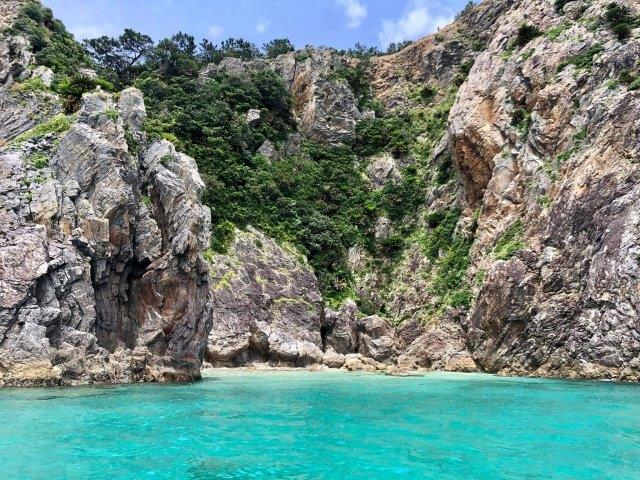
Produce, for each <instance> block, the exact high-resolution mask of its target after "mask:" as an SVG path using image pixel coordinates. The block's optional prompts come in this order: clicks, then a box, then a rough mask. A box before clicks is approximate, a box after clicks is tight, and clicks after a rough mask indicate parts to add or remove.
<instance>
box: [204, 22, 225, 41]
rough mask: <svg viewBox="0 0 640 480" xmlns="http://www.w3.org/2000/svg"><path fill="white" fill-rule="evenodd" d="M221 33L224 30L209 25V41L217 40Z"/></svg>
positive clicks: (217, 26) (218, 26)
mask: <svg viewBox="0 0 640 480" xmlns="http://www.w3.org/2000/svg"><path fill="white" fill-rule="evenodd" d="M223 32H224V28H222V27H221V26H220V25H211V26H210V27H209V29H208V30H207V33H208V34H209V38H211V39H215V38H219V37H220V36H221V35H222V33H223Z"/></svg>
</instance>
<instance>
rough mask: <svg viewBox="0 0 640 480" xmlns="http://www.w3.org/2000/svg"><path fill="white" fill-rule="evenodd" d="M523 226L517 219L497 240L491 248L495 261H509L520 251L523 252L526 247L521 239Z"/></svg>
mask: <svg viewBox="0 0 640 480" xmlns="http://www.w3.org/2000/svg"><path fill="white" fill-rule="evenodd" d="M523 233H524V225H523V223H522V220H520V219H518V220H516V221H515V222H514V223H513V224H511V225H510V226H509V227H508V228H507V229H506V230H505V231H504V232H503V233H502V235H501V236H500V238H498V240H497V241H496V244H495V246H494V247H493V255H494V257H495V258H496V259H497V260H509V259H510V258H511V257H513V256H514V255H515V254H516V253H518V252H519V251H520V250H524V249H525V248H526V245H525V243H524V241H523V239H522V236H523Z"/></svg>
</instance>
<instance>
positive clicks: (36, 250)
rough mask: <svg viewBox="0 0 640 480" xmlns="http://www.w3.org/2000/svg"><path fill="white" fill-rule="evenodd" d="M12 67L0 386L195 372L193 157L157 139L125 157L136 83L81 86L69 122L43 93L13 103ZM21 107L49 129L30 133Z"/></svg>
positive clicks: (198, 333)
mask: <svg viewBox="0 0 640 480" xmlns="http://www.w3.org/2000/svg"><path fill="white" fill-rule="evenodd" d="M34 74H35V75H43V74H46V72H42V71H34ZM16 75H18V77H16ZM21 75H22V72H20V73H18V71H15V72H14V73H13V74H12V75H11V77H10V78H9V79H7V81H6V82H5V84H4V85H3V86H2V87H0V98H2V99H3V101H4V102H5V105H7V109H6V110H3V114H7V113H11V114H13V115H14V117H13V119H12V120H11V119H9V118H7V119H6V120H5V123H4V125H5V127H3V129H2V130H1V131H2V135H3V140H4V142H6V143H7V144H6V146H5V147H4V148H2V150H0V165H1V168H0V172H1V173H0V178H1V180H0V198H1V199H2V201H1V203H0V233H1V235H0V264H1V268H0V385H61V384H81V383H92V382H105V383H111V382H130V381H140V380H147V381H149V380H153V381H165V380H186V379H193V378H198V376H199V368H200V364H201V361H202V356H203V354H204V348H205V346H206V337H207V332H208V330H209V328H210V321H211V318H210V311H209V308H210V307H209V301H208V299H209V295H210V292H209V284H208V268H207V265H206V263H205V262H204V260H203V259H202V257H201V255H200V252H202V251H204V250H205V249H206V247H207V246H208V243H209V222H210V214H209V211H208V209H207V208H205V207H203V206H202V205H201V204H200V194H201V191H202V189H203V187H204V185H203V183H202V181H201V180H200V177H199V175H198V171H197V168H196V165H195V162H194V161H193V159H191V158H189V157H187V156H185V155H183V154H180V153H177V152H176V151H175V149H174V148H173V146H172V145H171V144H170V143H168V142H156V143H152V144H150V145H147V144H146V142H141V143H140V146H142V147H144V148H142V151H141V153H140V156H139V157H137V156H136V155H134V154H132V151H131V150H130V148H129V145H128V144H127V141H126V139H125V132H126V131H129V132H131V135H132V138H136V137H137V138H138V139H139V140H141V141H142V140H144V133H143V132H142V131H141V125H142V122H143V121H144V118H145V110H144V102H143V99H142V95H141V94H140V92H139V91H137V90H135V89H129V90H126V91H124V92H122V94H121V96H120V100H119V102H118V103H117V104H116V103H115V102H114V100H113V98H112V96H111V95H109V94H106V93H103V92H95V93H89V94H85V95H84V97H83V99H82V107H81V109H80V111H79V112H78V113H77V115H76V118H75V120H74V119H73V118H70V117H65V116H63V115H62V114H59V113H57V112H59V110H56V109H52V110H47V109H46V108H45V107H46V106H47V105H49V104H53V101H51V100H52V97H54V95H53V94H51V93H43V94H42V95H40V94H34V95H31V96H29V99H28V101H27V102H26V106H25V102H14V101H13V98H14V96H15V95H20V90H19V89H15V88H14V89H12V87H13V85H15V84H16V83H15V82H17V81H18V80H19V79H20V76H21ZM56 103H58V104H59V102H58V101H57V102H56ZM25 108H30V109H32V110H34V111H37V110H40V111H43V112H45V113H43V115H44V116H45V118H49V123H48V124H47V125H49V126H51V125H54V126H55V128H48V129H47V128H41V129H40V130H38V129H36V130H29V128H30V127H31V126H33V123H31V121H33V120H31V121H29V122H26V121H25V122H23V121H22V120H21V118H22V117H21V115H22V113H21V112H23V111H24V109H25ZM21 109H22V110H21ZM51 122H54V123H51Z"/></svg>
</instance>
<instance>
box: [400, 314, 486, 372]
mask: <svg viewBox="0 0 640 480" xmlns="http://www.w3.org/2000/svg"><path fill="white" fill-rule="evenodd" d="M459 322H460V319H459V318H456V317H455V316H454V315H453V314H450V315H448V316H447V317H446V318H443V319H440V320H439V321H438V322H436V323H431V324H429V325H426V326H424V327H423V329H422V331H423V332H424V333H423V334H422V335H420V336H419V337H418V338H416V339H415V340H414V341H413V342H412V343H411V345H409V347H408V348H407V349H406V350H405V351H404V352H403V353H402V355H400V356H399V357H398V366H399V367H400V368H401V369H404V370H412V369H415V368H425V369H432V370H446V371H456V372H475V371H478V370H479V369H478V367H477V365H476V363H475V362H474V360H473V358H472V356H471V353H470V352H469V350H468V348H467V345H466V340H465V334H464V331H463V330H462V328H461V326H460V323H459Z"/></svg>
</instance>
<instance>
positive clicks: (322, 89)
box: [202, 49, 372, 144]
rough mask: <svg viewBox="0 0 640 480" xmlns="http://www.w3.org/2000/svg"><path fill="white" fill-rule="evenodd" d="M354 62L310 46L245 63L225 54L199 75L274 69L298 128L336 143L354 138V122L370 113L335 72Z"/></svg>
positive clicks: (304, 132)
mask: <svg viewBox="0 0 640 480" xmlns="http://www.w3.org/2000/svg"><path fill="white" fill-rule="evenodd" d="M354 63H355V61H354V60H353V59H349V58H345V57H342V56H340V55H337V54H336V52H335V50H332V49H317V50H316V49H309V50H305V51H304V53H302V52H297V53H293V52H292V53H288V54H285V55H280V56H279V57H278V58H276V59H273V60H263V59H259V60H254V61H252V62H248V63H243V62H242V61H241V60H239V59H236V58H226V59H224V60H223V61H222V62H221V63H220V64H219V65H210V66H209V67H207V68H206V69H205V70H204V71H203V72H202V75H203V76H205V77H206V76H210V75H214V74H217V73H219V72H225V73H227V74H229V75H245V74H247V73H248V72H250V71H252V70H256V69H262V68H270V69H272V70H274V71H275V72H276V73H278V74H279V75H281V76H282V78H283V80H284V82H285V85H286V86H287V87H288V88H289V91H290V92H291V96H292V99H293V116H294V118H295V120H296V122H297V124H298V128H299V129H300V131H301V132H302V133H303V134H304V135H305V136H306V137H307V138H311V139H313V140H318V141H323V142H327V143H332V144H335V143H340V142H345V141H349V140H351V139H353V137H354V135H355V128H356V124H357V123H358V122H359V121H360V120H361V119H362V118H364V116H365V115H370V114H371V113H372V112H361V111H360V110H359V108H358V102H357V100H356V98H355V96H354V94H353V92H352V90H351V88H350V87H349V85H348V83H347V81H346V80H345V79H344V78H341V77H340V75H339V74H336V72H338V71H339V70H340V69H341V68H348V67H350V66H353V64H354Z"/></svg>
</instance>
